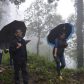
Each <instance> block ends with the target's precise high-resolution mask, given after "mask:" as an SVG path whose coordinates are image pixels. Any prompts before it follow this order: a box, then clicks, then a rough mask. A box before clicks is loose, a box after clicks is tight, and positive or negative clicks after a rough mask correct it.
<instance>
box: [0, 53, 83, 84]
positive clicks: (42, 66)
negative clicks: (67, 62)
mask: <svg viewBox="0 0 84 84" xmlns="http://www.w3.org/2000/svg"><path fill="white" fill-rule="evenodd" d="M2 63H3V67H4V68H5V71H4V72H3V73H0V84H13V69H12V68H10V67H9V54H8V53H7V54H6V55H5V54H4V56H3V62H2ZM27 65H28V71H29V78H30V79H29V84H84V79H83V78H84V69H83V68H82V69H77V70H73V69H64V70H63V78H64V80H63V81H60V80H59V78H58V77H57V73H56V67H55V62H54V61H53V62H51V61H49V60H48V59H47V58H45V57H42V56H37V55H36V54H29V56H28V64H27Z"/></svg>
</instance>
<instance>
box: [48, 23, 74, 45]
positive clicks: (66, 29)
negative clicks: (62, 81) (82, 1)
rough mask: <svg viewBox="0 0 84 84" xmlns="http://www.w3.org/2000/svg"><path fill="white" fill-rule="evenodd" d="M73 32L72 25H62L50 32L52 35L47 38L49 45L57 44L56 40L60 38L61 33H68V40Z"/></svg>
mask: <svg viewBox="0 0 84 84" xmlns="http://www.w3.org/2000/svg"><path fill="white" fill-rule="evenodd" d="M72 30H73V27H72V25H71V24H70V23H64V24H60V25H58V26H57V27H55V28H54V29H52V30H51V31H50V33H49V34H48V36H47V40H48V42H49V43H51V44H55V39H56V38H58V37H59V35H60V33H61V32H64V33H66V37H65V39H68V37H69V36H70V34H71V33H72Z"/></svg>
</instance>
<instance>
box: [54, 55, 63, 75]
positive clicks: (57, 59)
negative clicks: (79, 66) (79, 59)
mask: <svg viewBox="0 0 84 84" xmlns="http://www.w3.org/2000/svg"><path fill="white" fill-rule="evenodd" d="M54 59H55V62H56V69H57V73H58V76H60V75H61V73H60V71H61V70H62V69H63V68H64V67H65V58H64V56H57V57H54Z"/></svg>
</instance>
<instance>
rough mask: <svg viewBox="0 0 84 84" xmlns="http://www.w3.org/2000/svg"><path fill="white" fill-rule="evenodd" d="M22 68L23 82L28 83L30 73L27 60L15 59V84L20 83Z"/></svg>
mask: <svg viewBox="0 0 84 84" xmlns="http://www.w3.org/2000/svg"><path fill="white" fill-rule="evenodd" d="M20 69H21V72H22V78H23V83H24V84H28V73H27V70H26V62H20V63H17V62H15V61H14V79H15V84H20V79H19V71H20Z"/></svg>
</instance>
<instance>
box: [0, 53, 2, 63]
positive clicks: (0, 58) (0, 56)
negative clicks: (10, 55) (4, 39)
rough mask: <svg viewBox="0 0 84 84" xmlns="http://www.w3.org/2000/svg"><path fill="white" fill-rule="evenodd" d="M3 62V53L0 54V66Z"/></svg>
mask: <svg viewBox="0 0 84 84" xmlns="http://www.w3.org/2000/svg"><path fill="white" fill-rule="evenodd" d="M1 62H2V53H0V64H1Z"/></svg>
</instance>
